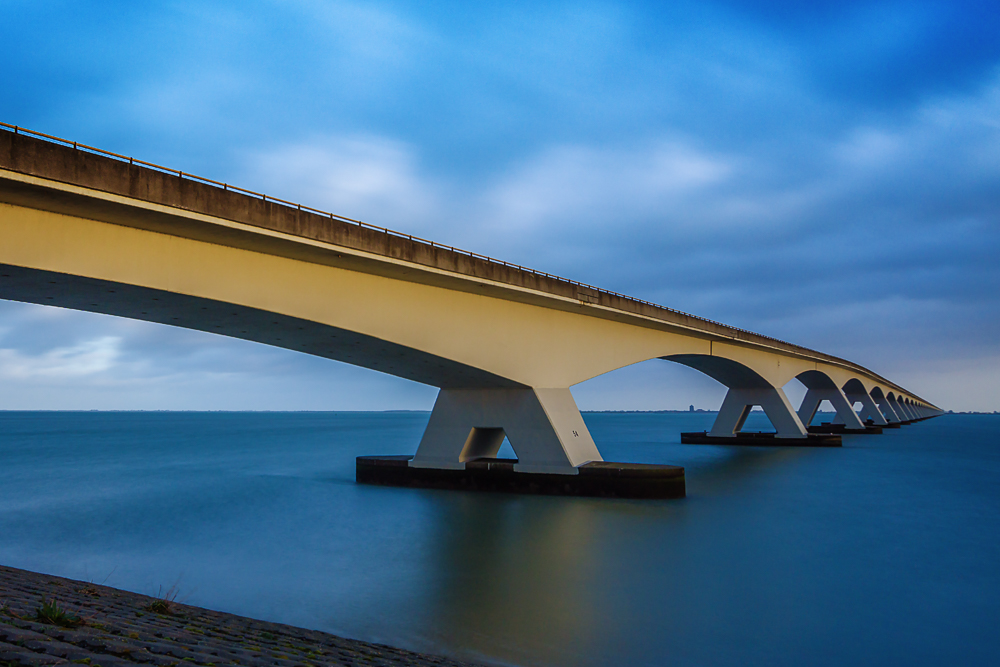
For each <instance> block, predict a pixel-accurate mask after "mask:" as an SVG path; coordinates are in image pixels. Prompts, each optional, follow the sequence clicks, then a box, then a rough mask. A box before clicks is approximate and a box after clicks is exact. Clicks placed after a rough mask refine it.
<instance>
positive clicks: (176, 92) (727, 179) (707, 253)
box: [0, 0, 1000, 410]
mask: <svg viewBox="0 0 1000 667" xmlns="http://www.w3.org/2000/svg"><path fill="white" fill-rule="evenodd" d="M0 16H2V18H3V20H2V21H0V62H3V63H4V66H3V82H4V85H3V86H0V120H3V121H4V122H8V123H16V124H19V125H23V126H26V127H29V128H32V129H36V130H39V131H42V132H47V133H51V134H56V135H59V136H65V137H69V138H72V139H76V140H79V141H82V142H85V143H90V144H92V145H96V146H100V147H102V148H106V149H109V150H113V151H116V152H120V153H125V154H129V155H135V156H137V157H142V158H143V159H147V160H151V161H154V162H159V163H162V164H167V165H170V166H174V167H177V168H180V169H183V170H185V171H190V172H194V173H199V174H202V175H204V176H208V177H210V178H215V179H219V180H227V181H229V182H233V183H239V184H242V185H244V186H246V187H250V188H254V189H258V190H261V191H264V192H267V193H269V194H273V195H275V196H279V197H283V198H287V199H292V200H296V201H302V202H303V203H306V204H310V205H313V206H317V207H320V208H327V209H330V210H335V211H337V212H340V213H342V214H344V215H347V216H350V217H355V218H361V219H364V220H366V221H369V222H372V223H375V224H380V225H385V226H388V227H393V228H395V229H400V230H405V231H407V232H411V233H416V234H421V235H423V236H426V237H429V238H433V239H435V240H438V241H441V242H445V243H450V244H453V245H458V246H461V247H465V248H468V249H470V250H474V251H477V252H481V253H485V254H489V255H492V256H495V257H500V258H503V259H506V260H509V261H514V262H519V263H522V264H527V265H529V266H534V267H537V268H540V269H543V270H545V271H549V272H552V273H557V274H560V275H564V276H567V277H570V278H574V279H577V280H582V281H585V282H589V283H592V284H596V285H600V286H602V287H606V288H609V289H613V290H616V291H620V292H625V293H628V294H631V295H634V296H636V297H640V298H643V299H648V300H651V301H655V302H657V303H661V304H663V305H666V306H670V307H672V308H678V309H681V310H685V311H688V312H692V313H695V314H698V315H702V316H705V317H709V318H712V319H716V320H720V321H723V322H726V323H729V324H733V325H737V326H741V327H745V328H748V329H751V330H754V331H759V332H761V333H765V334H769V335H772V336H777V337H779V338H783V339H786V340H789V341H792V342H795V343H799V344H802V345H807V346H810V347H814V348H817V349H820V350H822V351H826V352H830V353H833V354H837V355H840V356H844V357H846V358H848V359H851V360H854V361H857V362H859V363H862V364H864V365H866V366H868V367H870V368H872V369H873V370H876V371H877V372H880V373H883V374H885V375H887V376H888V377H890V378H892V379H894V380H896V381H898V382H900V383H901V384H903V385H904V386H907V387H908V388H910V389H911V390H913V391H915V392H917V393H918V394H920V395H922V396H924V397H925V398H927V399H928V400H931V401H933V402H936V403H938V404H939V405H942V406H943V407H946V408H951V409H956V410H964V409H977V410H995V409H1000V399H998V396H1000V346H998V343H997V341H998V340H1000V261H998V258H1000V8H998V6H997V4H996V3H985V2H965V3H963V2H906V3H902V2H900V3H870V2H813V3H799V2H791V1H787V2H771V3H756V2H735V1H734V2H715V3H712V2H698V3H694V2H691V3H685V2H676V3H651V4H645V3H582V2H573V3H554V2H553V3H528V2H509V3H485V2H484V3H463V2H455V3H444V2H440V3H429V2H421V3H416V2H414V3H406V2H386V3H379V2H370V3H348V2H241V3H220V2H206V1H203V0H202V1H199V2H144V3H109V2H105V3H78V2H46V3H38V2H28V1H23V0H3V1H2V2H0ZM791 393H793V394H794V391H792V392H791ZM574 394H575V395H576V397H577V400H578V402H579V403H580V405H581V407H582V408H585V409H586V408H595V409H662V408H686V407H687V405H688V404H690V403H694V404H696V405H698V406H701V407H706V408H710V407H716V406H717V405H718V403H719V402H720V401H721V397H722V395H723V390H722V388H721V387H719V386H718V385H716V384H715V383H714V382H713V381H711V380H708V379H706V378H703V377H701V376H699V375H698V374H697V373H696V372H694V371H690V370H688V369H684V368H680V367H675V366H673V365H671V364H668V363H666V362H647V363H645V364H641V365H639V366H637V367H632V368H628V369H623V370H621V371H617V372H615V373H612V374H609V375H607V376H604V377H601V378H597V379H595V380H592V381H589V382H587V383H584V384H583V385H579V386H578V387H576V388H574ZM434 395H435V390H434V389H433V388H427V387H423V386H421V385H416V384H413V383H410V382H406V381H403V380H399V379H396V378H391V377H388V376H383V375H380V374H377V373H374V372H371V371H367V370H363V369H357V368H352V367H349V366H345V365H342V364H337V363H334V362H330V361H327V360H321V359H311V358H308V357H305V356H302V355H296V354H293V353H290V352H286V351H281V350H273V349H269V348H266V347H263V346H260V345H256V344H251V343H245V342H240V341H231V340H226V339H222V338H218V337H214V336H211V335H208V334H200V333H194V332H188V331H180V330H173V329H170V328H167V327H160V326H154V325H149V324H144V323H138V322H129V321H125V320H119V319H116V318H110V317H103V316H95V315H90V314H83V313H73V312H70V311H59V310H52V309H47V308H43V307H38V306H27V305H23V304H14V303H10V302H0V408H102V409H111V408H121V409H133V408H143V409H157V408H169V409H191V408H194V409H268V408H271V409H400V408H414V409H425V408H429V406H430V405H431V403H432V401H433V397H434Z"/></svg>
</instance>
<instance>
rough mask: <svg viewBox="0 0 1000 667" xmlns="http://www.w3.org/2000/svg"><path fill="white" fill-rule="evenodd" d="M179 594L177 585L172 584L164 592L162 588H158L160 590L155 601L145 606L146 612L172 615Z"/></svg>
mask: <svg viewBox="0 0 1000 667" xmlns="http://www.w3.org/2000/svg"><path fill="white" fill-rule="evenodd" d="M179 593H180V590H179V589H178V588H177V584H174V585H173V586H171V587H170V588H168V589H167V590H166V591H164V590H163V586H160V589H159V590H158V591H157V593H156V599H155V600H153V601H152V602H150V603H149V604H148V605H146V610H147V611H151V612H153V613H154V614H165V615H167V616H169V615H170V614H172V613H174V602H175V601H176V600H177V595H178V594H179Z"/></svg>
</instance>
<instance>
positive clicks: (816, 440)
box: [681, 431, 843, 447]
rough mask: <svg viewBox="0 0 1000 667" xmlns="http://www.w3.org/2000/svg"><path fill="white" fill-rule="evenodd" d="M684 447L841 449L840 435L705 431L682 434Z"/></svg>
mask: <svg viewBox="0 0 1000 667" xmlns="http://www.w3.org/2000/svg"><path fill="white" fill-rule="evenodd" d="M681 444H684V445H744V446H750V447H840V446H841V445H842V444H843V443H842V442H841V438H840V436H839V435H832V434H819V433H810V434H809V435H808V436H806V437H805V438H776V437H774V433H749V432H746V431H742V432H740V433H737V434H736V435H735V436H732V437H719V436H714V435H709V434H708V433H707V432H705V431H699V432H697V433H681Z"/></svg>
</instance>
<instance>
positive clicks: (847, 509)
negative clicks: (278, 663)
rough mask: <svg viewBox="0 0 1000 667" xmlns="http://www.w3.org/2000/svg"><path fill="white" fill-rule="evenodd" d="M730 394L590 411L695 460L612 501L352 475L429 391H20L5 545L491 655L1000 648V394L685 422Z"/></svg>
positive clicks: (154, 585) (195, 600) (941, 653)
mask: <svg viewBox="0 0 1000 667" xmlns="http://www.w3.org/2000/svg"><path fill="white" fill-rule="evenodd" d="M713 417H714V415H711V414H701V415H699V414H695V415H686V414H633V415H609V414H590V415H586V420H587V423H588V425H589V426H590V428H591V430H592V432H593V435H594V439H595V440H596V441H597V442H598V445H599V446H600V448H601V451H602V453H603V454H604V457H605V458H606V459H608V460H623V461H643V462H663V463H677V464H681V465H684V466H686V467H687V475H688V477H687V479H688V492H689V496H688V498H686V499H684V500H679V501H613V500H612V501H609V500H594V499H575V498H544V497H528V496H520V497H518V496H505V495H492V494H465V493H460V492H450V491H424V490H407V489H393V488H380V487H366V486H358V485H355V484H354V457H355V456H357V455H359V454H393V453H412V452H413V451H414V449H415V447H416V443H417V441H418V440H419V437H420V433H421V431H422V429H423V426H424V425H425V424H426V421H427V415H426V414H421V413H412V414H411V413H395V414H393V413H17V412H6V413H0V562H2V563H4V564H7V565H13V566H16V567H22V568H26V569H31V570H38V571H43V572H49V573H54V574H59V575H63V576H68V577H73V578H78V579H85V580H92V581H95V582H97V583H101V582H105V581H106V582H107V584H108V585H112V586H117V587H120V588H126V589H130V590H133V591H138V592H141V593H147V594H156V593H157V591H158V589H160V588H161V587H162V588H164V589H166V588H169V587H170V586H172V585H173V584H175V583H176V584H177V585H178V587H179V589H180V591H181V595H180V599H181V600H183V601H186V602H189V603H191V604H197V605H201V606H206V607H211V608H214V609H220V610H225V611H231V612H236V613H239V614H244V615H248V616H254V617H259V618H266V619H270V620H276V621H282V622H286V623H291V624H295V625H300V626H305V627H311V628H318V629H323V630H327V631H330V632H334V633H337V634H341V635H346V636H350V637H357V638H363V639H368V640H374V641H381V642H386V643H389V644H394V645H398V646H405V647H409V648H414V649H418V650H429V651H436V652H443V653H447V654H450V655H453V656H457V657H460V658H465V659H470V660H487V661H490V662H494V663H514V664H530V665H566V666H569V665H624V664H629V665H667V664H669V665H795V666H799V665H804V664H808V665H838V666H839V665H845V664H853V665H894V664H896V665H902V664H905V665H941V664H988V663H991V662H992V661H993V660H995V658H996V656H997V654H998V651H1000V633H998V631H997V626H998V621H1000V523H998V517H1000V416H976V415H969V416H964V415H954V416H944V417H941V418H938V419H934V420H930V421H928V422H924V423H921V424H916V425H913V426H909V427H904V428H903V429H901V430H897V431H886V433H885V434H884V435H883V436H881V437H852V438H846V439H845V446H844V448H843V449H818V450H810V449H786V450H776V449H757V448H754V449H743V448H724V447H706V446H684V445H680V444H675V443H677V442H678V440H679V438H678V433H679V432H680V431H682V430H693V429H704V428H706V427H707V426H708V425H709V424H710V422H711V420H712V418H713ZM752 418H754V419H759V415H754V416H753V417H752Z"/></svg>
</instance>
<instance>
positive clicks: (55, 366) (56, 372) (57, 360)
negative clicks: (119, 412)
mask: <svg viewBox="0 0 1000 667" xmlns="http://www.w3.org/2000/svg"><path fill="white" fill-rule="evenodd" d="M120 345H121V339H120V338H117V337H114V336H103V337H101V338H97V339H94V340H89V341H85V342H83V343H80V344H79V345H74V346H72V347H60V348H56V349H54V350H49V351H48V352H45V353H44V354H41V355H38V356H33V357H32V356H27V355H25V354H23V353H21V352H19V351H18V350H13V349H5V348H0V377H3V378H7V379H14V380H25V379H32V378H46V379H48V378H77V377H81V376H88V375H97V374H100V373H104V372H107V371H109V370H111V369H112V368H113V367H114V365H115V361H116V360H117V358H118V356H119V346H120Z"/></svg>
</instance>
